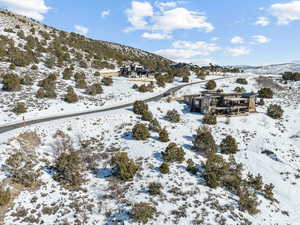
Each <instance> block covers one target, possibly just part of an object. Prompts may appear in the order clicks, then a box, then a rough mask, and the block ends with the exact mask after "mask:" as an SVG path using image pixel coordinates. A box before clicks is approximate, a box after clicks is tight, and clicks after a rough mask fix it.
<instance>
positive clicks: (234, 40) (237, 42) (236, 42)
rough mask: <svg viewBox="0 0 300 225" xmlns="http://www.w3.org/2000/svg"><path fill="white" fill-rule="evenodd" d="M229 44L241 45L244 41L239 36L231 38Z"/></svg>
mask: <svg viewBox="0 0 300 225" xmlns="http://www.w3.org/2000/svg"><path fill="white" fill-rule="evenodd" d="M230 42H231V43H232V44H243V43H244V39H243V38H242V37H239V36H235V37H233V38H232V39H231V40H230Z"/></svg>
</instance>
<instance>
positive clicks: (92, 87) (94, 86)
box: [86, 83, 103, 95]
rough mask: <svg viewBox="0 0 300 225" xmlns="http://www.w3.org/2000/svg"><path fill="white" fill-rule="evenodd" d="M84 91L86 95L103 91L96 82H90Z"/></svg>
mask: <svg viewBox="0 0 300 225" xmlns="http://www.w3.org/2000/svg"><path fill="white" fill-rule="evenodd" d="M86 93H87V94H88V95H97V94H102V93H103V89H102V86H101V85H100V84H98V83H96V84H92V85H90V86H89V87H88V88H87V90H86Z"/></svg>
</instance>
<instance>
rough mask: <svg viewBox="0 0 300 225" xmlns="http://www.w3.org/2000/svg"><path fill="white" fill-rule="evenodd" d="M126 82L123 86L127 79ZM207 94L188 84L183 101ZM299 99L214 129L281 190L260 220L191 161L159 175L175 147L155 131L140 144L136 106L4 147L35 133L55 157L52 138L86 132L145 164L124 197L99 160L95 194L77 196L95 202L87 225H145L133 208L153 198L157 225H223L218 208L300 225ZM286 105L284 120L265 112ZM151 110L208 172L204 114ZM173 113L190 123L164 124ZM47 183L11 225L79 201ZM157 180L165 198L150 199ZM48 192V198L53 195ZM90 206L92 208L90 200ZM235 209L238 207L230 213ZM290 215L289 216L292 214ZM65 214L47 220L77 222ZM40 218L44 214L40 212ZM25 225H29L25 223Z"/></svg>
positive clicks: (47, 126)
mask: <svg viewBox="0 0 300 225" xmlns="http://www.w3.org/2000/svg"><path fill="white" fill-rule="evenodd" d="M243 76H245V77H247V80H248V85H245V86H244V87H245V88H246V90H247V91H252V90H257V87H256V81H255V75H253V74H250V75H247V74H245V75H243ZM234 81H235V79H226V80H219V81H217V85H218V87H222V88H223V89H224V91H228V92H229V91H230V92H231V91H232V90H233V89H234V87H236V85H237V84H235V83H234ZM120 82H122V79H121V80H120ZM117 83H118V81H116V82H115V84H117ZM122 85H124V84H122ZM116 86H117V85H116ZM120 86H121V85H120ZM297 87H300V83H297V84H294V89H293V90H295V91H299V89H298V88H297ZM115 89H116V88H115ZM201 90H203V85H202V84H197V85H193V86H191V87H186V88H184V89H182V90H180V91H179V92H178V93H176V94H175V95H176V96H182V95H184V94H192V93H197V92H198V91H201ZM285 91H286V90H285ZM278 96H281V97H278ZM140 97H141V96H140ZM292 101H293V99H292V98H290V96H289V92H288V91H287V93H286V95H281V93H278V95H276V97H275V98H274V99H272V100H267V104H266V106H259V107H258V110H257V111H258V112H257V113H254V114H251V115H249V116H248V117H232V118H230V123H229V124H227V123H225V122H226V118H219V119H218V124H217V125H213V126H211V128H212V133H213V135H214V137H215V139H216V142H217V144H219V143H220V142H221V140H222V139H223V138H224V137H225V136H226V135H227V134H230V135H232V136H234V137H235V138H236V139H237V141H238V143H239V149H240V151H239V152H238V153H237V154H236V155H235V158H236V160H237V161H238V162H240V163H242V164H243V167H244V174H247V172H251V173H253V174H258V173H259V174H261V175H262V177H263V180H264V182H265V183H273V184H274V186H275V189H274V194H275V198H276V199H277V200H278V201H279V203H272V204H271V202H270V201H268V200H266V199H264V198H263V197H262V196H259V200H260V201H261V204H260V206H259V210H260V211H261V212H260V213H259V214H257V215H255V216H250V215H249V214H247V213H243V212H240V211H239V210H238V209H237V197H236V196H234V195H232V194H231V193H230V192H228V191H225V190H223V189H221V188H218V189H215V190H213V189H210V188H208V187H207V186H206V185H204V184H203V183H202V177H201V176H200V175H191V174H189V173H188V172H187V171H186V170H185V168H186V164H185V163H184V162H183V163H172V164H171V168H170V169H171V173H170V174H167V175H162V174H160V173H159V171H158V167H159V166H160V164H161V163H162V158H161V154H160V152H161V151H163V150H164V149H165V147H166V146H167V145H168V143H161V142H159V141H158V140H157V138H158V137H157V134H156V133H151V138H150V139H149V140H148V141H136V140H134V139H132V138H131V135H130V131H131V128H132V127H133V125H134V124H135V123H136V122H140V117H139V116H137V115H135V114H133V112H132V110H131V108H125V109H120V110H115V111H112V112H104V113H99V114H94V115H87V116H82V117H80V118H69V119H62V120H57V121H53V122H46V123H42V124H39V125H33V126H31V127H30V128H20V129H18V130H16V131H10V132H8V133H5V134H2V135H0V142H6V141H7V140H8V139H9V138H11V137H14V136H16V135H17V134H18V133H21V132H23V131H25V130H28V129H30V130H36V131H37V132H38V133H39V134H40V135H41V137H42V142H43V143H44V144H43V145H42V146H41V147H40V148H39V149H37V152H38V154H40V157H42V156H44V154H45V152H48V153H49V152H51V143H53V141H54V139H53V137H52V136H53V134H54V133H55V132H56V130H58V129H60V130H63V131H64V132H66V133H68V134H69V135H70V136H71V137H73V138H74V139H76V137H77V136H78V135H80V136H81V137H82V138H84V139H89V138H91V137H94V138H96V139H98V140H99V139H100V140H102V142H103V143H104V147H105V148H106V150H105V151H106V152H107V153H108V154H113V152H109V151H108V149H109V148H110V147H112V146H113V147H115V148H117V149H118V148H120V150H121V151H125V152H127V153H128V155H129V157H130V158H133V159H135V160H137V161H138V162H139V163H140V164H141V167H142V170H141V171H140V172H139V175H138V176H136V177H135V178H134V180H133V181H130V182H127V183H123V184H122V183H117V184H118V185H117V187H118V190H120V191H121V195H120V196H119V195H117V193H118V192H114V190H113V189H112V185H113V182H114V181H113V180H111V177H110V175H111V170H110V166H109V164H108V163H107V161H106V160H104V159H103V160H100V161H99V162H98V168H99V170H98V172H97V175H93V174H90V173H88V174H86V176H87V177H88V178H89V181H88V182H87V183H86V184H85V185H84V187H85V188H86V189H87V192H78V193H75V195H79V196H82V197H83V198H86V199H89V202H90V203H91V204H94V206H93V207H92V209H93V210H91V211H87V212H86V215H88V216H89V219H88V220H87V221H85V223H84V224H107V223H108V224H116V223H117V221H123V222H124V224H137V223H135V222H134V221H133V220H132V219H131V218H130V217H129V216H128V212H129V211H130V210H131V204H132V203H133V202H141V201H142V202H144V201H146V202H150V203H152V204H153V205H155V206H156V208H157V211H158V212H159V214H158V215H156V216H155V218H154V220H152V221H151V222H150V223H152V224H175V223H178V224H183V225H185V224H192V223H193V222H194V220H196V219H198V220H201V219H203V220H204V221H205V222H204V224H220V223H221V222H220V221H221V217H220V216H218V214H220V212H219V211H218V208H222V209H224V212H222V217H223V218H225V219H226V222H225V224H241V223H242V222H243V221H244V222H245V221H246V220H249V221H251V222H252V224H293V225H298V224H299V222H300V216H299V212H300V205H299V200H300V199H299V195H298V193H299V190H300V182H299V178H298V179H297V178H296V175H297V174H298V175H300V172H299V169H300V141H299V137H297V135H299V126H300V122H299V115H300V107H299V104H298V105H295V104H293V102H292ZM281 102H285V108H284V117H283V118H282V119H281V120H273V119H271V118H269V117H268V116H267V115H266V113H265V112H266V108H267V105H269V104H274V103H281ZM149 107H150V111H151V112H152V113H153V114H154V116H155V117H156V118H157V119H159V121H160V123H161V125H162V127H166V129H167V130H168V131H169V132H170V139H171V141H172V142H176V143H178V144H180V145H181V146H182V147H183V148H184V150H185V153H186V154H185V159H186V160H187V159H190V158H191V159H193V161H194V162H195V163H196V165H197V166H198V167H201V162H203V161H205V158H204V157H203V156H201V155H199V154H197V153H196V152H194V151H193V150H192V149H191V145H192V138H193V134H195V132H196V129H197V128H198V127H199V126H200V125H201V124H202V122H201V120H202V115H200V114H197V113H190V112H189V111H188V108H187V106H186V105H185V104H183V103H180V102H177V101H173V102H171V103H167V102H165V101H164V100H162V101H159V102H151V103H149ZM169 109H176V110H177V111H178V112H179V113H180V114H181V118H182V121H181V122H180V123H178V124H173V123H169V122H168V121H166V120H165V119H164V115H165V114H166V112H167V111H168V110H169ZM145 123H146V122H145ZM70 128H71V129H70ZM291 137H293V138H291ZM0 149H1V150H0V154H2V155H3V156H4V157H2V158H1V161H0V164H1V163H3V162H4V160H5V158H6V156H7V151H8V149H11V147H10V145H6V144H2V145H0ZM263 150H270V151H273V152H274V153H275V154H276V156H277V157H278V159H279V161H276V160H274V159H272V158H271V157H269V156H267V155H265V154H262V153H261V152H262V151H263ZM10 151H11V150H10ZM50 159H51V157H50ZM50 161H51V160H50ZM0 174H1V176H0V179H3V177H5V175H4V174H3V173H2V172H1V173H0ZM41 179H42V180H43V182H44V183H45V184H43V185H42V186H41V188H40V189H38V190H36V191H35V192H29V191H25V192H22V193H21V194H20V195H19V196H18V197H17V198H16V199H15V201H14V208H12V209H11V210H10V211H9V213H8V214H7V215H6V217H5V221H4V222H5V223H4V224H7V225H8V224H12V223H14V219H15V217H14V216H13V215H12V214H11V213H12V212H14V210H16V209H17V208H20V207H21V206H22V207H24V208H26V209H27V210H29V211H30V210H31V209H34V208H36V206H37V204H38V203H40V204H44V205H45V206H50V205H51V203H56V204H58V205H59V204H61V205H60V209H59V210H60V211H59V212H61V211H62V209H69V207H70V204H71V202H72V198H71V197H70V195H71V192H69V191H66V190H64V189H63V188H61V187H60V186H59V185H58V184H57V183H56V182H55V181H53V179H52V178H51V176H50V175H49V174H47V173H45V172H43V176H42V177H41ZM150 182H160V183H161V184H162V186H163V191H162V192H163V195H162V196H158V197H153V196H150V195H149V194H148V191H147V185H148V184H149V183H150ZM176 188H179V189H178V190H177V189H176ZM177 192H178V193H177ZM42 193H47V196H44V195H43V194H42ZM119 194H120V193H119ZM106 195H113V196H114V197H112V198H108V197H107V196H106ZM33 196H37V197H38V203H31V201H30V200H31V199H32V197H33ZM117 196H119V197H117ZM73 198H75V199H76V196H75V197H74V196H73ZM128 202H129V203H130V204H128ZM82 204H87V202H83V203H82ZM227 207H233V208H231V210H225V209H226V208H227ZM173 210H179V211H181V212H182V213H185V215H186V216H183V217H181V218H176V216H175V214H174V212H172V211H173ZM37 211H41V209H37ZM282 211H287V212H288V214H289V216H287V215H286V214H285V213H283V212H282ZM59 212H57V213H56V214H54V215H51V216H50V215H43V216H42V219H43V221H44V222H45V224H54V223H55V222H57V221H62V220H63V219H68V221H69V222H70V221H73V217H74V214H76V212H75V211H74V210H73V209H72V208H70V212H69V213H66V214H65V215H64V216H60V215H61V214H60V213H59ZM108 212H109V213H108ZM33 214H34V215H37V213H33ZM233 215H236V216H233ZM237 215H238V216H237ZM18 224H26V223H24V222H23V223H22V222H19V220H18Z"/></svg>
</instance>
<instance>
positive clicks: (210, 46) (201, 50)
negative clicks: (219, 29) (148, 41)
mask: <svg viewBox="0 0 300 225" xmlns="http://www.w3.org/2000/svg"><path fill="white" fill-rule="evenodd" d="M218 50H220V47H218V46H217V45H216V44H214V43H207V42H204V41H197V42H191V41H174V42H173V43H172V48H169V49H161V50H158V51H156V52H155V53H156V54H158V55H162V56H164V57H166V58H169V59H172V60H174V61H177V62H187V63H195V64H198V65H199V64H208V62H213V60H211V59H207V58H199V57H200V56H209V55H211V53H213V52H216V51H218Z"/></svg>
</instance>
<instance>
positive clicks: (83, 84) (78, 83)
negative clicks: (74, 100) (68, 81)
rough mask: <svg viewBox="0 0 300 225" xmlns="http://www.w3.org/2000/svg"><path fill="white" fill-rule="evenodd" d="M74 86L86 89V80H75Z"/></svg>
mask: <svg viewBox="0 0 300 225" xmlns="http://www.w3.org/2000/svg"><path fill="white" fill-rule="evenodd" d="M76 88H79V89H86V88H87V84H86V81H85V80H84V79H79V80H76Z"/></svg>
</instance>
